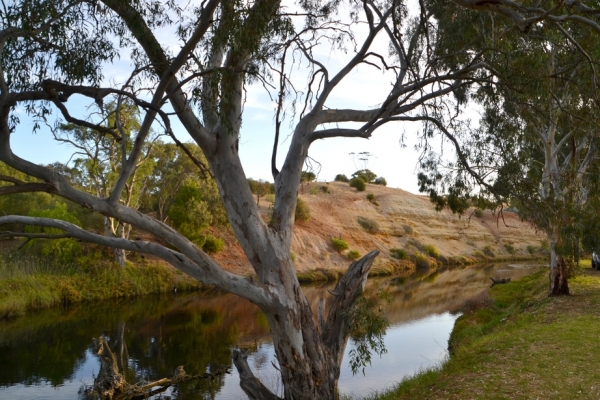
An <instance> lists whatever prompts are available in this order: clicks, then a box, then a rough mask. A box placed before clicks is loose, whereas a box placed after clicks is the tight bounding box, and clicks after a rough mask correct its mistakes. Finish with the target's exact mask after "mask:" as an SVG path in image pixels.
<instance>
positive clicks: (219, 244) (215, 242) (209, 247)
mask: <svg viewBox="0 0 600 400" xmlns="http://www.w3.org/2000/svg"><path fill="white" fill-rule="evenodd" d="M224 246H225V242H224V241H223V239H221V238H217V237H214V236H210V235H207V236H206V237H205V238H204V244H203V245H202V250H204V251H205V252H207V253H218V252H220V251H221V250H223V247H224Z"/></svg>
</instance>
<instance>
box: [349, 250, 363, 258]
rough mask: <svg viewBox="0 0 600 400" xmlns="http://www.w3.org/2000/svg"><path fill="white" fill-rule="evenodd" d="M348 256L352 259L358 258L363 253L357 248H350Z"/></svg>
mask: <svg viewBox="0 0 600 400" xmlns="http://www.w3.org/2000/svg"><path fill="white" fill-rule="evenodd" d="M346 256H347V257H348V258H349V259H351V260H358V259H359V258H360V257H361V256H362V255H361V254H360V253H359V252H358V251H357V250H350V251H349V252H348V254H346Z"/></svg>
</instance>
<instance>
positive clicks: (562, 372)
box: [367, 271, 600, 399]
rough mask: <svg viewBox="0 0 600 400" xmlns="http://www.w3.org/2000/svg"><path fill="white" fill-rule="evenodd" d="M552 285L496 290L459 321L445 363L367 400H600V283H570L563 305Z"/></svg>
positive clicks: (535, 282) (535, 281)
mask: <svg viewBox="0 0 600 400" xmlns="http://www.w3.org/2000/svg"><path fill="white" fill-rule="evenodd" d="M547 279H548V275H547V271H542V272H539V273H536V274H534V275H532V276H529V277H526V278H522V279H520V280H519V281H516V282H511V283H509V284H506V285H497V286H495V287H494V288H493V289H491V290H490V295H491V299H488V301H487V302H486V301H481V302H479V304H480V306H478V307H477V306H476V307H472V308H471V309H468V310H466V311H465V312H464V314H463V315H462V316H461V317H460V318H459V319H458V320H457V321H456V324H455V327H454V330H453V332H452V335H451V338H450V344H451V349H452V356H451V357H450V358H449V360H448V361H447V362H446V363H444V364H442V365H439V366H437V367H435V368H432V369H430V370H427V371H420V372H418V373H417V374H415V375H414V376H413V377H411V378H408V379H405V380H404V381H402V382H401V383H400V384H399V385H398V386H397V387H395V388H393V389H390V390H388V391H386V392H384V393H377V394H374V395H372V396H370V397H367V398H368V399H517V398H519V399H521V398H522V399H536V398H540V399H570V398H581V399H597V398H600V385H598V384H597V382H598V380H599V379H600V370H598V368H596V366H597V358H598V354H600V335H599V333H598V326H599V322H600V275H580V276H578V277H576V278H573V279H571V280H570V282H569V284H570V289H571V292H572V293H573V294H574V295H573V296H567V297H558V298H548V297H547V295H546V291H547V285H548V282H547ZM474 304H477V302H475V303H474Z"/></svg>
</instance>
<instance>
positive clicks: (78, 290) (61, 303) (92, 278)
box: [0, 256, 542, 319]
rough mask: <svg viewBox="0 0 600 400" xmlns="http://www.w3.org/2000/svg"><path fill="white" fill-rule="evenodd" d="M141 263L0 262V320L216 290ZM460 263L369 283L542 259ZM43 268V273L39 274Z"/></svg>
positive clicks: (320, 273)
mask: <svg viewBox="0 0 600 400" xmlns="http://www.w3.org/2000/svg"><path fill="white" fill-rule="evenodd" d="M137 258H138V259H136V260H134V261H133V262H132V261H128V262H127V265H126V266H125V267H119V266H118V265H116V264H115V263H113V262H109V261H104V260H92V262H90V263H87V265H85V266H80V265H70V264H69V265H58V266H56V265H48V264H49V263H48V261H47V260H44V259H40V258H36V257H34V258H32V259H30V258H24V259H18V260H17V262H15V261H14V260H10V259H7V258H6V257H5V258H3V259H0V319H6V318H14V317H17V316H20V315H24V314H26V313H27V312H29V311H35V310H41V309H48V308H52V307H67V306H69V305H73V304H78V303H85V302H93V301H103V300H107V299H113V298H133V297H137V296H145V295H154V294H164V293H172V292H180V293H184V292H211V291H215V290H216V289H215V288H214V287H211V286H207V285H204V284H202V283H201V282H199V281H198V280H196V279H194V278H191V277H189V276H187V275H185V274H184V273H182V272H180V271H178V270H177V269H175V268H174V267H172V266H170V265H167V264H165V263H163V262H160V261H156V260H148V259H146V258H144V257H139V256H138V257H137ZM460 258H461V259H463V260H464V262H462V263H455V264H453V263H448V262H444V260H438V261H437V263H436V264H434V265H431V266H430V267H429V268H425V269H424V268H417V267H416V266H415V264H414V263H412V261H411V260H401V261H404V263H402V262H399V263H398V264H397V265H399V266H400V267H394V268H374V269H373V270H372V271H371V273H370V274H369V277H370V278H375V277H391V276H397V277H399V278H403V277H409V276H411V275H413V274H415V273H416V272H418V271H430V272H431V271H436V270H437V269H440V268H454V267H466V266H474V265H477V264H481V263H501V262H517V261H520V262H535V261H539V260H541V259H542V258H540V257H536V256H520V257H519V256H516V257H495V258H485V259H472V258H468V257H460ZM349 262H350V261H349ZM41 265H43V267H41V268H40V266H41ZM344 272H345V270H343V269H330V270H325V269H314V270H311V271H306V272H298V273H297V276H298V280H299V281H300V283H301V284H321V283H331V282H335V281H337V280H338V279H339V278H341V276H342V275H343V274H344Z"/></svg>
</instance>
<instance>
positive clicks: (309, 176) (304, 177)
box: [300, 171, 317, 182]
mask: <svg viewBox="0 0 600 400" xmlns="http://www.w3.org/2000/svg"><path fill="white" fill-rule="evenodd" d="M316 177H317V176H316V175H315V173H314V172H311V171H302V174H301V175H300V182H312V181H314V180H315V178H316Z"/></svg>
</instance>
